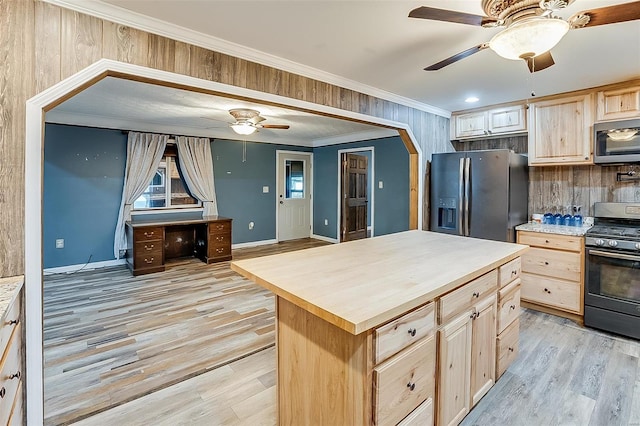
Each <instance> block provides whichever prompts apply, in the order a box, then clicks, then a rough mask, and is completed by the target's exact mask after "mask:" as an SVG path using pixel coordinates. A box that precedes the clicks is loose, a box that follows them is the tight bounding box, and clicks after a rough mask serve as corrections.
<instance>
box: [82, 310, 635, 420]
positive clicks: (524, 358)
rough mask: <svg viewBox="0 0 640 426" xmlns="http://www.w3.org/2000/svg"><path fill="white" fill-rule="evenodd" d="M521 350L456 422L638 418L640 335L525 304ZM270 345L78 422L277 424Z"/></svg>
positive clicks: (273, 350) (273, 365)
mask: <svg viewBox="0 0 640 426" xmlns="http://www.w3.org/2000/svg"><path fill="white" fill-rule="evenodd" d="M520 321H521V332H520V333H521V335H520V338H521V352H520V356H519V357H518V359H517V360H516V361H515V362H514V364H513V365H512V366H511V367H510V368H509V369H508V370H507V372H505V374H504V375H503V376H502V378H501V379H500V380H499V381H498V383H497V384H496V385H495V386H494V387H493V388H492V389H491V390H490V391H489V393H488V394H487V395H486V396H485V397H484V398H483V399H482V400H481V401H480V403H479V404H478V405H477V406H476V407H475V409H474V410H473V411H472V412H471V413H470V414H469V415H468V416H467V417H466V418H465V419H464V420H463V422H462V425H464V426H470V425H491V426H498V425H500V426H501V425H504V426H517V425H522V426H539V425H590V426H616V425H620V426H624V425H634V426H636V425H640V364H639V359H640V342H638V341H633V340H629V339H625V338H621V337H617V336H613V335H609V334H607V333H601V332H598V331H595V330H592V329H587V328H582V327H580V326H578V325H576V324H574V323H573V322H571V321H569V320H565V319H563V318H559V317H555V316H552V315H548V314H544V313H540V312H536V311H532V310H526V309H525V310H523V313H522V315H521V319H520ZM275 401H276V393H275V348H273V347H271V348H269V349H266V350H264V351H261V352H259V353H256V354H254V355H251V356H249V357H246V358H244V359H242V360H240V361H237V362H235V363H232V364H229V365H227V366H224V367H222V368H219V369H217V370H215V371H212V372H210V373H206V374H203V375H200V376H198V377H195V378H192V379H189V380H187V381H184V382H182V383H180V384H177V385H175V386H171V387H169V388H166V389H163V390H161V391H159V392H156V393H153V394H151V395H147V396H145V397H143V398H141V399H139V400H136V401H133V402H130V403H128V404H124V405H122V406H120V407H117V408H115V409H112V410H109V411H106V412H103V413H100V414H98V415H96V416H94V417H91V418H88V419H86V420H84V421H82V422H80V423H78V426H102V425H106V424H126V425H150V424H153V425H167V426H168V425H179V424H182V425H186V424H189V425H203V426H204V425H275V424H276V417H275Z"/></svg>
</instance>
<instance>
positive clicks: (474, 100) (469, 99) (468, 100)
mask: <svg viewBox="0 0 640 426" xmlns="http://www.w3.org/2000/svg"><path fill="white" fill-rule="evenodd" d="M479 100H480V99H478V98H476V97H475V96H469V97H468V98H467V99H465V100H464V101H465V102H468V103H473V102H478V101H479Z"/></svg>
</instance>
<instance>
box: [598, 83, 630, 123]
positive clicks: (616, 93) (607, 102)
mask: <svg viewBox="0 0 640 426" xmlns="http://www.w3.org/2000/svg"><path fill="white" fill-rule="evenodd" d="M597 96H598V113H597V117H596V118H597V120H598V121H607V120H619V119H627V118H636V117H640V86H632V87H626V88H622V89H616V90H601V91H599V92H598V94H597Z"/></svg>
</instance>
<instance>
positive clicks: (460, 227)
mask: <svg viewBox="0 0 640 426" xmlns="http://www.w3.org/2000/svg"><path fill="white" fill-rule="evenodd" d="M464 161H465V158H464V157H463V158H461V159H460V173H458V234H459V235H464V229H463V223H464V222H463V216H462V211H463V210H464Z"/></svg>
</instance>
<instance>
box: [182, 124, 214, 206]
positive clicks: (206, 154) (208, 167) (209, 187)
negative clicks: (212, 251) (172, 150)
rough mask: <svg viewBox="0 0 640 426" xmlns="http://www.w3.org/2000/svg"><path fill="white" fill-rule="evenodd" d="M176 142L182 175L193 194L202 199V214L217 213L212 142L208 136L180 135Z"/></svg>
mask: <svg viewBox="0 0 640 426" xmlns="http://www.w3.org/2000/svg"><path fill="white" fill-rule="evenodd" d="M176 144H177V145H178V159H179V163H180V171H181V172H182V177H183V178H184V180H185V182H186V183H187V187H188V188H189V191H190V192H191V195H193V196H194V197H196V198H197V199H198V200H200V201H202V207H203V211H202V216H212V215H217V214H218V203H217V202H216V188H215V185H214V184H213V159H212V158H211V142H209V139H208V138H192V137H186V136H178V137H177V138H176Z"/></svg>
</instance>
